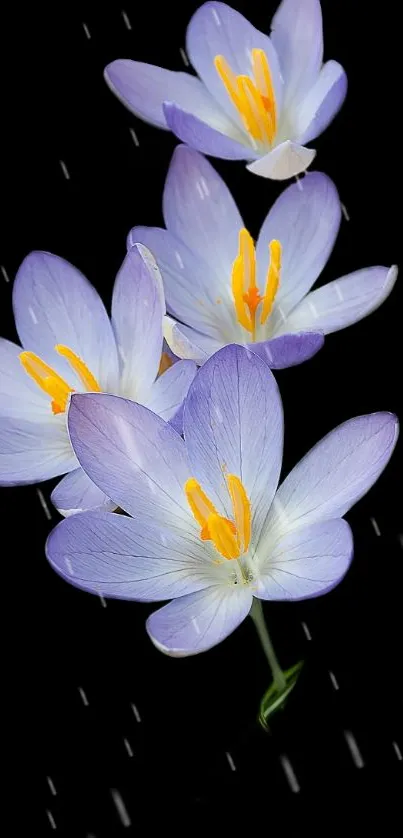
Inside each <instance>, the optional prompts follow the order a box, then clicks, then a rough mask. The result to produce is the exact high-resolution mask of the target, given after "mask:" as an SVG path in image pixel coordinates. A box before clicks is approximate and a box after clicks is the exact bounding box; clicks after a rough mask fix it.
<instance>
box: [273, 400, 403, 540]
mask: <svg viewBox="0 0 403 838" xmlns="http://www.w3.org/2000/svg"><path fill="white" fill-rule="evenodd" d="M398 432H399V425H398V421H397V418H396V416H394V415H393V413H371V414H368V415H367V416H358V417H357V418H355V419H350V420H349V421H348V422H344V424H343V425H339V427H338V428H335V430H334V431H331V432H330V433H329V434H327V436H325V437H324V438H323V439H322V440H321V441H320V442H318V443H317V445H315V446H314V447H313V448H312V449H311V451H309V453H308V454H306V456H305V457H303V459H302V460H301V461H300V462H299V463H298V465H296V466H295V468H294V469H293V470H292V471H291V472H290V474H289V475H288V477H286V479H285V480H284V482H283V483H282V484H281V486H280V488H279V490H278V492H277V494H276V496H275V498H274V501H273V504H272V508H271V510H270V514H269V516H268V519H267V522H266V527H265V534H266V533H271V534H272V536H273V537H274V534H275V533H286V532H288V531H290V530H293V529H296V528H297V527H302V526H305V525H307V524H313V523H315V522H317V521H327V520H329V519H331V518H337V517H341V516H342V515H345V513H346V512H348V510H349V509H350V508H351V507H352V506H353V505H354V504H355V503H357V501H358V500H360V498H362V497H363V495H365V494H366V493H367V492H368V490H369V489H370V488H371V486H373V484H374V483H375V481H376V480H377V479H378V477H379V475H380V474H382V472H383V470H384V468H385V467H386V466H387V464H388V462H389V460H390V458H391V456H392V453H393V449H394V447H395V445H396V441H397V437H398Z"/></svg>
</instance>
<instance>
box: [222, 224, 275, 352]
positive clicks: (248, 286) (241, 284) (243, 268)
mask: <svg viewBox="0 0 403 838" xmlns="http://www.w3.org/2000/svg"><path fill="white" fill-rule="evenodd" d="M269 253H270V262H269V268H268V271H267V277H266V288H265V292H264V294H263V296H262V295H261V293H260V290H259V288H258V286H257V285H256V252H255V246H254V244H253V239H252V236H251V235H250V234H249V233H248V231H247V230H245V228H243V229H242V230H240V231H239V250H238V256H237V257H236V259H235V261H234V263H233V265H232V294H233V297H234V304H235V312H236V316H237V320H238V323H240V324H241V326H243V327H244V329H246V330H247V331H248V332H250V333H251V335H252V341H254V340H255V339H256V313H257V309H258V307H259V305H260V304H261V303H262V308H261V311H260V325H261V326H263V325H264V323H265V322H266V320H267V318H268V317H269V315H270V313H271V310H272V308H273V303H274V299H275V296H276V294H277V291H278V286H279V283H280V271H281V244H280V242H279V241H277V239H272V241H271V242H270V244H269Z"/></svg>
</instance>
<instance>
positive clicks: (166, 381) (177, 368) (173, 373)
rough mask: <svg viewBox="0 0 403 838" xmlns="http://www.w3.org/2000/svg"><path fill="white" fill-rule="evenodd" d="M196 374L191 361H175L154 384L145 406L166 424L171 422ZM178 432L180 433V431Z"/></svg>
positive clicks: (194, 365)
mask: <svg viewBox="0 0 403 838" xmlns="http://www.w3.org/2000/svg"><path fill="white" fill-rule="evenodd" d="M196 372H197V367H196V364H195V363H194V362H193V361H177V362H176V364H174V365H173V366H172V367H170V368H169V369H167V370H166V371H165V372H164V373H163V374H162V375H160V376H159V378H157V380H156V381H155V382H154V384H153V386H152V387H151V390H150V392H149V394H148V398H147V401H146V402H145V406H146V407H148V408H149V410H152V411H153V412H154V413H158V416H161V417H162V419H165V421H166V422H168V421H170V420H172V419H173V417H174V416H175V415H176V414H177V413H178V411H180V410H181V408H182V405H183V401H184V399H185V397H186V395H187V392H188V390H189V387H190V385H191V383H192V381H193V379H194V377H195V375H196ZM174 427H175V428H176V425H174ZM179 432H180V433H182V429H180V431H179Z"/></svg>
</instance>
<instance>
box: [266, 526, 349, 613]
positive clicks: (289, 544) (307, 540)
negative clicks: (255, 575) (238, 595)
mask: <svg viewBox="0 0 403 838" xmlns="http://www.w3.org/2000/svg"><path fill="white" fill-rule="evenodd" d="M269 539H270V537H269V538H268V539H267V546H266V544H262V542H261V543H260V544H259V551H260V550H262V551H263V552H264V551H265V550H267V551H268V556H267V559H266V561H265V562H264V563H263V565H261V567H260V575H259V579H258V581H257V590H256V591H254V595H255V596H256V597H259V599H278V600H296V599H309V598H310V597H316V596H321V595H322V594H326V593H327V592H328V591H330V590H331V589H332V588H334V587H335V586H336V585H338V583H339V582H340V581H341V580H342V578H343V576H344V575H345V574H346V573H347V570H348V568H349V566H350V563H351V559H352V557H353V536H352V532H351V529H350V527H349V525H348V524H347V521H344V520H343V519H342V518H338V519H336V520H331V521H320V522H319V523H316V524H310V525H308V526H306V527H301V528H299V529H296V530H293V532H289V533H287V534H286V535H283V536H282V537H281V538H280V539H279V540H278V541H277V543H276V544H275V545H274V546H272V547H271V548H270V540H269Z"/></svg>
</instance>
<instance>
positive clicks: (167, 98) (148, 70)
mask: <svg viewBox="0 0 403 838" xmlns="http://www.w3.org/2000/svg"><path fill="white" fill-rule="evenodd" d="M105 80H106V83H107V84H108V86H109V87H110V89H111V90H112V91H113V93H115V94H116V96H117V97H118V98H119V99H120V101H121V102H122V103H123V104H124V105H126V107H127V108H128V109H129V110H130V111H132V113H134V114H136V116H139V117H140V119H143V120H144V121H145V122H150V123H151V124H152V125H156V126H157V127H158V128H167V127H168V126H167V123H166V120H165V116H164V110H163V104H164V102H173V103H175V104H176V105H178V107H179V108H183V109H184V110H185V111H189V112H190V113H194V114H197V115H198V116H199V117H200V119H202V120H206V122H207V123H209V124H212V125H215V127H216V128H217V129H218V130H222V131H224V133H226V131H227V130H228V131H232V132H236V130H237V129H236V128H235V126H233V125H231V122H230V120H229V119H228V117H226V116H225V114H224V113H223V112H222V111H221V110H220V108H219V107H218V106H217V104H216V102H215V100H214V99H213V97H212V96H211V95H210V93H209V92H208V90H207V88H206V87H205V85H204V84H202V82H201V81H200V79H197V78H196V77H195V76H192V75H190V73H181V72H180V73H178V72H175V71H173V70H165V69H164V68H163V67H157V66H155V65H154V64H144V63H142V62H141V61H131V60H130V59H128V58H122V59H119V60H117V61H112V63H111V64H108V66H107V67H106V69H105Z"/></svg>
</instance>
